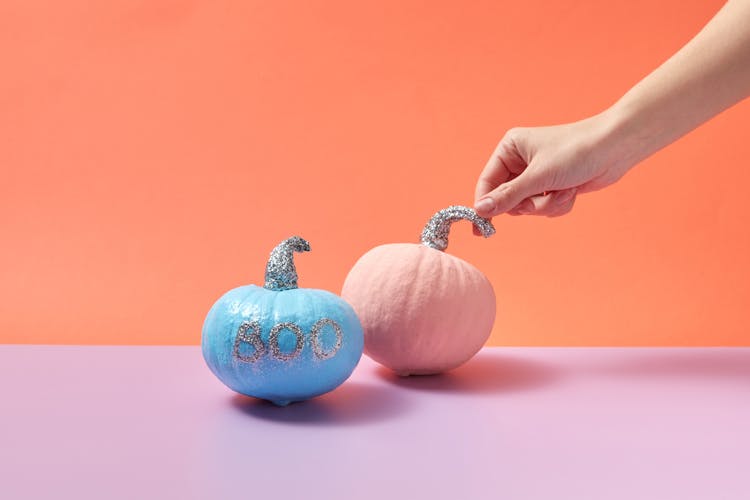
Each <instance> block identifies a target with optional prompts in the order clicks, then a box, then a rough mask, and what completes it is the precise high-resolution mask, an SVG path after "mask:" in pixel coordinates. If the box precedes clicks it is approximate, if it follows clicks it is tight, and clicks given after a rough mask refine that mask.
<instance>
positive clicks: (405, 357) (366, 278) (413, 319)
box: [341, 206, 495, 376]
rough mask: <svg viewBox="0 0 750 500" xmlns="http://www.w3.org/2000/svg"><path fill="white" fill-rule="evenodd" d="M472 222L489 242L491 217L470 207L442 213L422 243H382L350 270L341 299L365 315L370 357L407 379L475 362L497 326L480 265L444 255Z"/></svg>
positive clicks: (362, 317) (426, 230)
mask: <svg viewBox="0 0 750 500" xmlns="http://www.w3.org/2000/svg"><path fill="white" fill-rule="evenodd" d="M462 219H467V220H470V221H471V222H472V223H474V225H475V226H476V227H477V228H478V229H479V231H481V233H482V234H483V235H484V236H485V237H489V236H491V235H493V234H494V233H495V228H494V227H493V226H492V223H490V221H489V220H487V219H484V218H482V217H479V216H478V215H477V213H476V212H475V211H474V210H472V209H471V208H468V207H463V206H451V207H448V208H446V209H444V210H441V211H439V212H437V213H436V214H435V215H434V216H433V217H432V218H431V219H430V221H429V222H428V223H427V225H426V226H425V228H424V230H423V231H422V242H421V244H417V243H394V244H389V245H381V246H378V247H375V248H373V249H372V250H370V251H369V252H367V253H366V254H364V255H363V256H362V257H361V258H360V259H359V260H358V261H357V263H356V264H354V267H353V268H352V270H351V271H350V272H349V275H348V276H347V277H346V281H345V282H344V287H343V290H342V292H341V296H342V297H343V298H344V299H345V300H346V301H347V302H349V303H350V304H351V305H352V306H353V307H354V310H355V311H356V313H357V316H359V319H360V321H361V323H362V327H363V329H364V334H365V353H366V354H367V355H368V356H370V357H371V358H372V359H374V360H375V361H377V362H378V363H381V364H383V365H385V366H387V367H388V368H391V369H392V370H394V371H395V372H396V373H397V374H399V375H403V376H406V375H427V374H434V373H441V372H444V371H447V370H450V369H452V368H456V367H457V366H459V365H461V364H463V363H464V362H466V361H468V360H469V359H470V358H471V357H472V356H474V354H476V353H477V352H478V351H479V349H481V347H482V346H483V345H484V343H485V342H486V341H487V338H488V337H489V335H490V332H491V331H492V324H493V323H494V321H495V292H494V290H493V289H492V285H491V284H490V282H489V280H488V279H487V277H486V276H485V275H484V274H482V272H481V271H480V270H479V269H477V268H476V267H474V266H472V265H471V264H469V263H468V262H466V261H464V260H462V259H459V258H458V257H455V256H452V255H449V254H447V253H445V252H444V250H445V249H446V248H447V246H448V231H449V229H450V225H451V224H452V223H453V222H456V221H458V220H462Z"/></svg>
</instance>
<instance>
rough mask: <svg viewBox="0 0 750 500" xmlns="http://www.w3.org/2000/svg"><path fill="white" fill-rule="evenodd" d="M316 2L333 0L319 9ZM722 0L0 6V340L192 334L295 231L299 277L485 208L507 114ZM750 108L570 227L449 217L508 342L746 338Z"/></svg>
mask: <svg viewBox="0 0 750 500" xmlns="http://www.w3.org/2000/svg"><path fill="white" fill-rule="evenodd" d="M313 4H314V5H313ZM721 4H722V2H721V1H719V0H712V1H706V2H684V1H680V0H662V1H659V2H653V1H652V0H633V1H629V2H601V1H598V0H582V1H577V2H558V1H552V0H530V1H529V0H526V1H523V2H509V1H496V0H492V1H471V2H459V1H453V2H446V1H440V2H434V1H414V0H407V1H405V0H398V1H393V0H387V1H379V2H369V3H363V2H351V1H328V2H301V1H299V2H288V1H273V2H257V1H240V0H237V1H231V2H230V1H208V0H204V1H197V0H196V1H185V0H143V1H133V0H110V1H108V2H90V1H81V0H68V1H66V2H54V1H40V0H36V1H32V0H10V1H9V0H5V1H3V2H2V4H0V71H2V78H0V168H2V178H1V182H0V228H1V229H2V245H0V266H2V267H1V268H0V273H1V274H0V282H1V283H2V289H0V311H1V314H0V341H1V342H34V343H96V344H110V343H112V344H119V343H123V344H162V343H168V344H195V343H198V342H199V339H200V329H201V324H202V321H203V317H204V315H205V313H206V312H207V311H208V308H209V307H210V306H211V304H212V303H213V301H214V300H215V299H217V298H218V297H219V296H220V295H221V293H223V292H224V291H225V290H227V289H229V288H232V287H235V286H238V285H241V284H246V283H260V282H262V279H263V271H264V265H265V260H266V257H267V255H268V252H269V251H270V250H271V248H272V247H273V246H274V245H275V244H276V243H277V242H278V241H280V240H281V239H283V238H285V237H287V236H289V235H292V234H300V235H302V236H303V237H305V238H307V239H308V240H309V241H310V242H311V244H312V246H313V252H312V253H310V254H305V255H301V256H298V258H297V265H298V269H299V271H300V275H301V285H302V286H306V287H314V288H324V289H328V290H332V291H336V292H338V291H340V287H341V284H342V282H343V279H344V277H345V275H346V273H347V271H348V269H349V267H350V266H351V265H352V264H353V263H354V261H355V260H356V259H357V258H358V257H359V255H361V254H362V253H363V252H365V251H366V250H367V249H369V248H371V247H373V246H375V245H378V244H380V243H386V242H397V241H416V239H417V238H418V236H419V233H420V231H421V229H422V226H423V224H424V223H425V222H426V220H427V218H428V217H429V216H430V215H431V214H432V213H433V212H434V211H436V210H437V209H439V208H442V207H444V206H447V205H450V204H453V203H463V204H471V203H472V202H473V199H472V194H473V189H474V182H475V180H476V177H477V175H478V173H479V171H480V170H481V167H482V166H483V165H484V162H485V160H486V159H487V156H488V155H489V153H490V152H491V150H492V149H493V148H494V146H495V144H496V142H497V141H498V140H499V139H500V137H501V136H502V135H503V133H504V132H505V130H506V129H508V128H510V127H512V126H517V125H518V126H528V125H543V124H545V125H546V124H553V123H560V122H565V121H570V120H575V119H579V118H583V117H585V116H587V115H589V114H592V113H595V112H598V111H599V110H601V109H603V108H604V107H606V106H608V105H609V104H611V103H612V102H613V101H614V100H615V99H617V98H618V97H619V96H620V95H621V94H622V93H623V92H624V91H625V90H627V89H628V88H629V87H630V86H631V85H632V84H634V83H635V82H636V81H638V80H639V79H641V78H642V77H643V76H645V75H646V74H647V73H648V72H649V71H650V70H652V69H653V68H654V67H655V66H656V65H658V64H659V63H661V62H662V61H663V60H664V59H666V58H667V57H668V56H669V55H670V54H672V53H673V52H674V51H675V50H677V49H678V48H679V47H680V46H681V45H682V44H684V43H685V42H686V41H687V40H688V39H689V38H690V37H691V36H692V35H693V34H695V33H696V32H697V31H698V30H699V29H700V27H701V26H702V25H703V24H704V23H705V22H706V21H707V20H708V19H709V18H710V17H711V16H712V15H713V13H714V12H715V11H716V10H717V9H718V8H719V7H720V6H721ZM749 126H750V102H744V103H742V104H740V105H738V106H736V107H735V108H733V109H731V110H729V111H727V112H725V113H723V114H722V115H720V116H719V117H717V118H716V119H715V120H713V121H712V122H710V123H709V124H707V125H705V126H704V127H702V128H701V129H699V130H697V131H696V132H694V133H692V134H690V135H688V136H687V137H686V138H684V139H682V140H681V141H679V142H678V143H677V144H675V145H673V146H672V147H670V148H668V149H666V150H664V151H662V152H660V153H658V154H657V155H655V156H654V157H652V158H651V159H649V160H648V161H646V162H644V163H643V164H642V165H641V166H640V167H638V168H637V169H635V170H634V171H632V172H631V173H630V174H628V175H627V176H626V177H625V178H624V179H623V180H622V181H621V182H620V183H618V184H617V185H616V186H613V187H611V188H610V189H608V190H606V191H604V192H598V193H593V194H588V195H585V196H583V197H581V198H580V199H579V201H578V203H577V206H576V208H575V209H574V211H573V213H572V214H570V215H569V216H566V217H564V218H561V219H554V220H551V219H539V218H530V217H521V218H511V217H500V218H497V219H496V220H495V222H496V226H497V229H498V234H497V236H495V237H493V238H492V239H490V240H482V239H479V238H473V237H472V236H471V234H470V233H471V231H470V228H469V225H468V224H461V225H460V227H459V226H455V227H454V231H453V234H452V240H451V247H450V249H449V251H450V252H451V253H454V254H456V255H459V256H461V257H463V258H465V259H466V260H468V261H470V262H472V263H474V264H475V265H477V266H478V267H479V268H480V269H482V270H484V271H485V272H486V274H487V275H488V276H489V278H490V279H491V281H492V282H493V283H494V285H495V289H496V293H497V296H498V311H499V314H498V319H497V323H496V326H495V330H494V332H493V336H492V338H491V343H492V344H495V345H750V333H748V327H747V326H746V320H747V318H748V312H747V311H748V307H749V306H750V258H748V256H750V201H749V200H750V197H749V196H748V195H747V192H746V189H745V188H746V186H747V185H749V184H750V169H749V168H747V158H748V155H749V154H750V141H748V127H749Z"/></svg>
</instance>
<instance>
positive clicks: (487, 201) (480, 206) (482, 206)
mask: <svg viewBox="0 0 750 500" xmlns="http://www.w3.org/2000/svg"><path fill="white" fill-rule="evenodd" d="M474 208H475V209H476V211H477V212H480V213H484V214H489V213H492V210H493V209H494V208H495V202H494V201H492V198H482V199H481V200H479V201H477V202H476V203H475V204H474Z"/></svg>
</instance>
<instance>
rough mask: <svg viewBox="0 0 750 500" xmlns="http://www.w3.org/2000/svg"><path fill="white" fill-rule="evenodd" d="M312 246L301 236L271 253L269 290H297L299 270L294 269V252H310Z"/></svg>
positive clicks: (295, 237)
mask: <svg viewBox="0 0 750 500" xmlns="http://www.w3.org/2000/svg"><path fill="white" fill-rule="evenodd" d="M309 251H310V244H309V243H308V242H307V241H305V240H304V239H302V238H300V237H299V236H292V237H291V238H288V239H286V240H284V241H282V242H281V243H279V244H278V245H277V246H276V248H274V249H273V250H272V251H271V256H270V257H269V258H268V264H267V265H266V283H265V285H263V287H264V288H267V289H269V290H276V291H281V290H291V289H292V288H297V269H296V268H295V267H294V252H309Z"/></svg>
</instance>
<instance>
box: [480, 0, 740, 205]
mask: <svg viewBox="0 0 750 500" xmlns="http://www.w3.org/2000/svg"><path fill="white" fill-rule="evenodd" d="M748 95H750V0H729V1H728V2H727V3H726V4H725V5H724V7H723V8H722V9H721V10H720V11H719V12H718V13H717V14H716V16H715V17H714V18H713V19H711V21H710V22H709V23H708V24H707V25H706V26H705V27H704V28H703V29H702V30H701V31H700V32H699V33H698V34H697V35H696V36H695V37H694V38H693V39H692V40H691V41H690V42H689V43H688V44H686V45H685V46H684V47H683V48H682V49H680V50H679V51H678V52H677V53H676V54H675V55H674V56H672V57H671V58H670V59H669V60H667V61H666V62H665V63H664V64H662V65H661V66H660V67H659V68H657V69H656V70H655V71H653V72H652V73H651V74H649V75H648V76H647V77H646V78H644V79H643V80H642V81H641V82H639V83H638V84H637V85H635V86H634V87H633V88H632V89H630V90H629V91H628V92H627V93H626V94H625V95H624V96H623V97H622V98H621V99H620V100H618V101H617V102H616V103H615V104H614V105H613V106H612V107H610V108H609V109H607V110H605V111H604V112H602V113H600V114H599V115H596V116H593V117H591V118H587V119H585V120H582V121H579V122H575V123H569V124H565V125H557V126H553V127H535V128H522V129H511V130H510V131H509V132H508V133H507V134H506V135H505V137H504V138H503V140H502V141H501V142H500V144H498V146H497V148H496V149H495V151H494V152H493V154H492V156H491V157H490V159H489V161H488V162H487V165H486V166H485V168H484V170H483V171H482V174H481V175H480V177H479V181H478V182H477V188H476V200H477V202H476V208H477V211H478V212H479V213H480V214H481V215H484V216H492V215H498V214H500V213H504V212H509V213H511V214H514V215H515V214H535V215H548V216H555V215H562V214H564V213H567V212H568V211H570V209H571V208H572V207H573V203H574V201H575V196H576V194H577V193H581V192H586V191H593V190H596V189H601V188H603V187H605V186H607V185H609V184H612V183H614V182H615V181H617V180H618V179H620V177H622V176H623V175H624V174H625V173H626V172H627V171H628V170H629V169H630V168H632V167H633V166H634V165H636V164H637V163H638V162H640V161H642V160H643V159H645V158H647V157H648V156H650V155H651V154H653V153H654V152H656V151H658V150H659V149H661V148H663V147H664V146H666V145H668V144H670V143H672V142H674V141H675V140H677V139H678V138H679V137H681V136H683V135H684V134H686V133H687V132H689V131H690V130H692V129H694V128H695V127H697V126H698V125H700V124H701V123H703V122H705V121H706V120H708V119H710V118H711V117H713V116H715V115H716V114H718V113H720V112H721V111H723V110H724V109H726V108H728V107H730V106H732V105H733V104H735V103H737V102H739V101H741V100H742V99H744V98H745V97H747V96H748ZM749 121H750V120H749ZM545 192H546V193H547V194H546V195H542V194H540V193H545Z"/></svg>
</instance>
